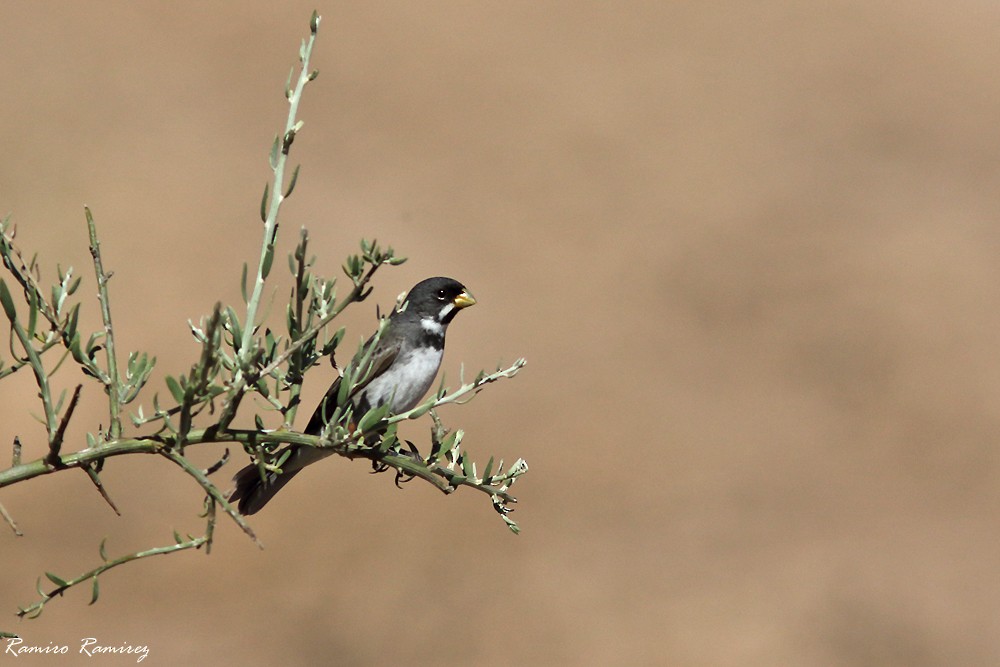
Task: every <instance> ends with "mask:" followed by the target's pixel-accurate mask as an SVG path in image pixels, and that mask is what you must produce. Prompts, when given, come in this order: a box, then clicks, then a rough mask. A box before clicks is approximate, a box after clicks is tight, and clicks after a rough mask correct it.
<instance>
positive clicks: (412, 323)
mask: <svg viewBox="0 0 1000 667" xmlns="http://www.w3.org/2000/svg"><path fill="white" fill-rule="evenodd" d="M475 303H476V300H475V299H474V298H473V297H472V295H471V294H469V292H468V290H466V289H465V287H464V286H463V285H462V284H461V283H460V282H458V281H457V280H452V279H451V278H428V279H427V280H423V281H421V282H419V283H417V284H416V285H414V286H413V289H411V290H410V291H409V293H408V294H407V295H406V299H405V302H404V305H403V306H402V307H401V308H397V309H396V310H394V311H393V312H392V314H391V315H390V316H389V321H388V322H387V323H386V326H385V328H384V329H383V330H382V335H381V336H380V337H379V339H378V344H377V346H376V348H375V350H374V352H373V353H372V371H371V373H370V375H369V379H368V381H367V382H366V383H365V384H364V385H362V386H359V387H357V388H356V389H355V390H354V393H353V394H352V395H351V397H350V399H351V403H352V405H353V406H354V410H353V414H354V416H355V417H356V418H357V419H360V418H361V417H362V416H363V415H364V414H365V413H366V412H368V411H369V410H370V409H372V408H377V407H379V406H382V405H384V404H386V403H388V404H389V406H390V407H389V412H390V413H399V412H405V411H407V410H410V409H412V408H414V407H416V405H417V404H418V403H420V399H422V398H423V397H424V394H426V393H427V390H428V389H430V388H431V385H432V384H434V378H435V376H436V375H437V372H438V367H440V366H441V358H442V357H443V356H444V334H445V331H447V329H448V325H449V324H450V323H451V321H452V320H453V319H454V318H455V315H457V314H458V311H459V310H461V309H462V308H466V307H468V306H471V305H474V304H475ZM373 337H374V336H373ZM371 340H372V339H371V338H369V339H368V343H366V344H365V345H366V347H367V346H368V345H369V344H370V343H371ZM340 381H341V379H340V378H337V379H336V380H335V381H334V383H333V384H332V385H331V386H330V389H329V390H327V392H326V396H324V398H323V400H322V401H320V404H319V406H318V407H317V408H316V411H315V412H314V413H313V415H312V418H311V419H310V420H309V424H308V425H307V426H306V428H305V433H308V434H310V435H318V434H319V433H320V432H321V431H322V430H323V427H324V426H325V425H326V424H327V422H328V421H329V420H330V418H331V416H332V415H333V411H334V410H335V409H336V407H337V393H338V392H339V391H340ZM289 450H290V451H291V455H290V456H289V457H288V458H287V459H286V460H285V463H284V464H283V465H282V466H281V470H282V472H281V474H280V475H279V474H278V473H276V472H267V473H266V475H265V477H266V480H267V481H266V482H265V481H264V480H262V479H261V476H260V470H259V469H258V467H257V465H256V464H251V465H248V466H247V467H245V468H243V469H242V470H240V471H239V472H238V473H236V476H235V477H233V481H234V482H236V490H235V491H233V493H232V494H231V495H230V496H229V501H230V502H235V501H237V500H238V501H239V502H240V504H239V511H240V514H247V515H248V514H255V513H257V512H259V511H260V510H261V508H262V507H264V505H266V504H267V502H268V501H269V500H271V498H273V497H274V494H276V493H277V492H278V491H280V490H281V488H282V487H283V486H284V485H285V484H287V483H288V481H289V480H290V479H292V477H294V476H295V474H296V473H297V472H299V471H300V470H302V469H303V468H305V467H306V466H307V465H309V464H311V463H315V462H316V461H319V460H320V459H322V458H326V457H327V456H330V455H331V454H333V452H332V451H330V450H323V449H317V448H315V447H307V446H302V445H289V446H288V447H287V448H286V449H284V450H282V452H281V453H279V456H281V454H282V453H283V452H285V451H289Z"/></svg>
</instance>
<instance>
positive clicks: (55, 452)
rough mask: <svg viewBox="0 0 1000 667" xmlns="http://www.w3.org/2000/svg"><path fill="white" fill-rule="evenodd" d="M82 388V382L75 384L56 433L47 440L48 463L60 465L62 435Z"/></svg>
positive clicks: (64, 433) (64, 432)
mask: <svg viewBox="0 0 1000 667" xmlns="http://www.w3.org/2000/svg"><path fill="white" fill-rule="evenodd" d="M81 389H83V385H82V384H78V385H76V389H74V390H73V397H72V398H70V399H69V405H68V406H66V412H64V413H63V418H62V421H61V422H60V423H59V428H58V429H56V434H55V436H54V437H53V438H52V441H51V442H49V456H48V462H49V465H52V466H56V467H59V466H61V465H62V461H60V460H59V450H60V449H61V448H62V443H63V436H65V435H66V427H67V426H68V425H69V420H70V418H72V417H73V411H74V410H76V404H77V401H79V400H80V390H81Z"/></svg>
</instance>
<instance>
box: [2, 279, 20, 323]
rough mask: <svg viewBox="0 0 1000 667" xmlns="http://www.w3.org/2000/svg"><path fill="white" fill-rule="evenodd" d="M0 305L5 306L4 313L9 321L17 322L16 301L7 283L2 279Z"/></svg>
mask: <svg viewBox="0 0 1000 667" xmlns="http://www.w3.org/2000/svg"><path fill="white" fill-rule="evenodd" d="M0 304H3V312H4V313H6V315H7V319H8V320H10V321H11V322H14V321H15V320H17V311H16V310H15V309H14V300H13V299H12V298H11V296H10V290H8V289H7V283H6V282H5V281H4V280H2V279H0Z"/></svg>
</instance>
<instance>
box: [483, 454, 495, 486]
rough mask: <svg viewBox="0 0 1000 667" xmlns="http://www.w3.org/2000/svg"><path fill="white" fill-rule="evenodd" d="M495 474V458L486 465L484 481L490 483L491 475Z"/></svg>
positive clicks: (491, 458)
mask: <svg viewBox="0 0 1000 667" xmlns="http://www.w3.org/2000/svg"><path fill="white" fill-rule="evenodd" d="M491 472H493V457H492V456H491V457H490V460H489V461H488V462H487V463H486V468H485V469H484V470H483V481H484V482H486V483H489V479H490V473H491Z"/></svg>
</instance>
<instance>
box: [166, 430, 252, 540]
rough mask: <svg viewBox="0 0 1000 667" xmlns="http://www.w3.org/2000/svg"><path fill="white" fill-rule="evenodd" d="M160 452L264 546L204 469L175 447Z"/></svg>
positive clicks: (244, 530) (245, 531)
mask: <svg viewBox="0 0 1000 667" xmlns="http://www.w3.org/2000/svg"><path fill="white" fill-rule="evenodd" d="M160 454H162V455H163V456H165V457H167V458H168V459H170V460H171V461H173V462H174V463H176V464H177V465H178V466H180V467H181V468H182V469H183V470H184V472H186V473H187V474H188V475H190V476H191V477H193V478H194V479H195V480H196V481H197V482H198V483H199V484H200V485H201V488H203V489H205V493H207V494H208V495H209V496H211V498H212V499H213V500H214V501H215V502H217V503H218V504H219V505H221V506H222V509H223V510H224V511H225V513H226V514H228V515H229V518H230V519H232V520H233V521H235V522H236V525H238V526H239V527H240V528H241V529H242V530H243V532H244V533H246V534H247V535H248V536H249V537H250V539H251V540H253V543H254V544H256V545H257V546H258V547H260V548H261V549H263V548H264V545H263V544H261V543H260V540H258V539H257V535H256V534H255V533H254V532H253V528H251V527H250V524H249V523H247V522H246V519H244V518H243V515H242V514H240V513H239V512H238V511H237V510H236V508H235V507H233V506H232V505H230V504H229V501H228V500H226V497H225V496H223V495H222V492H221V491H219V489H218V487H217V486H215V484H213V483H212V481H211V480H210V479H209V478H208V477H207V476H206V475H205V473H204V472H203V471H202V470H200V469H198V468H196V467H195V466H193V465H191V462H190V461H188V460H187V459H186V458H184V457H183V456H181V454H180V453H179V452H177V451H176V450H175V449H173V448H167V449H163V450H161V451H160Z"/></svg>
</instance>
